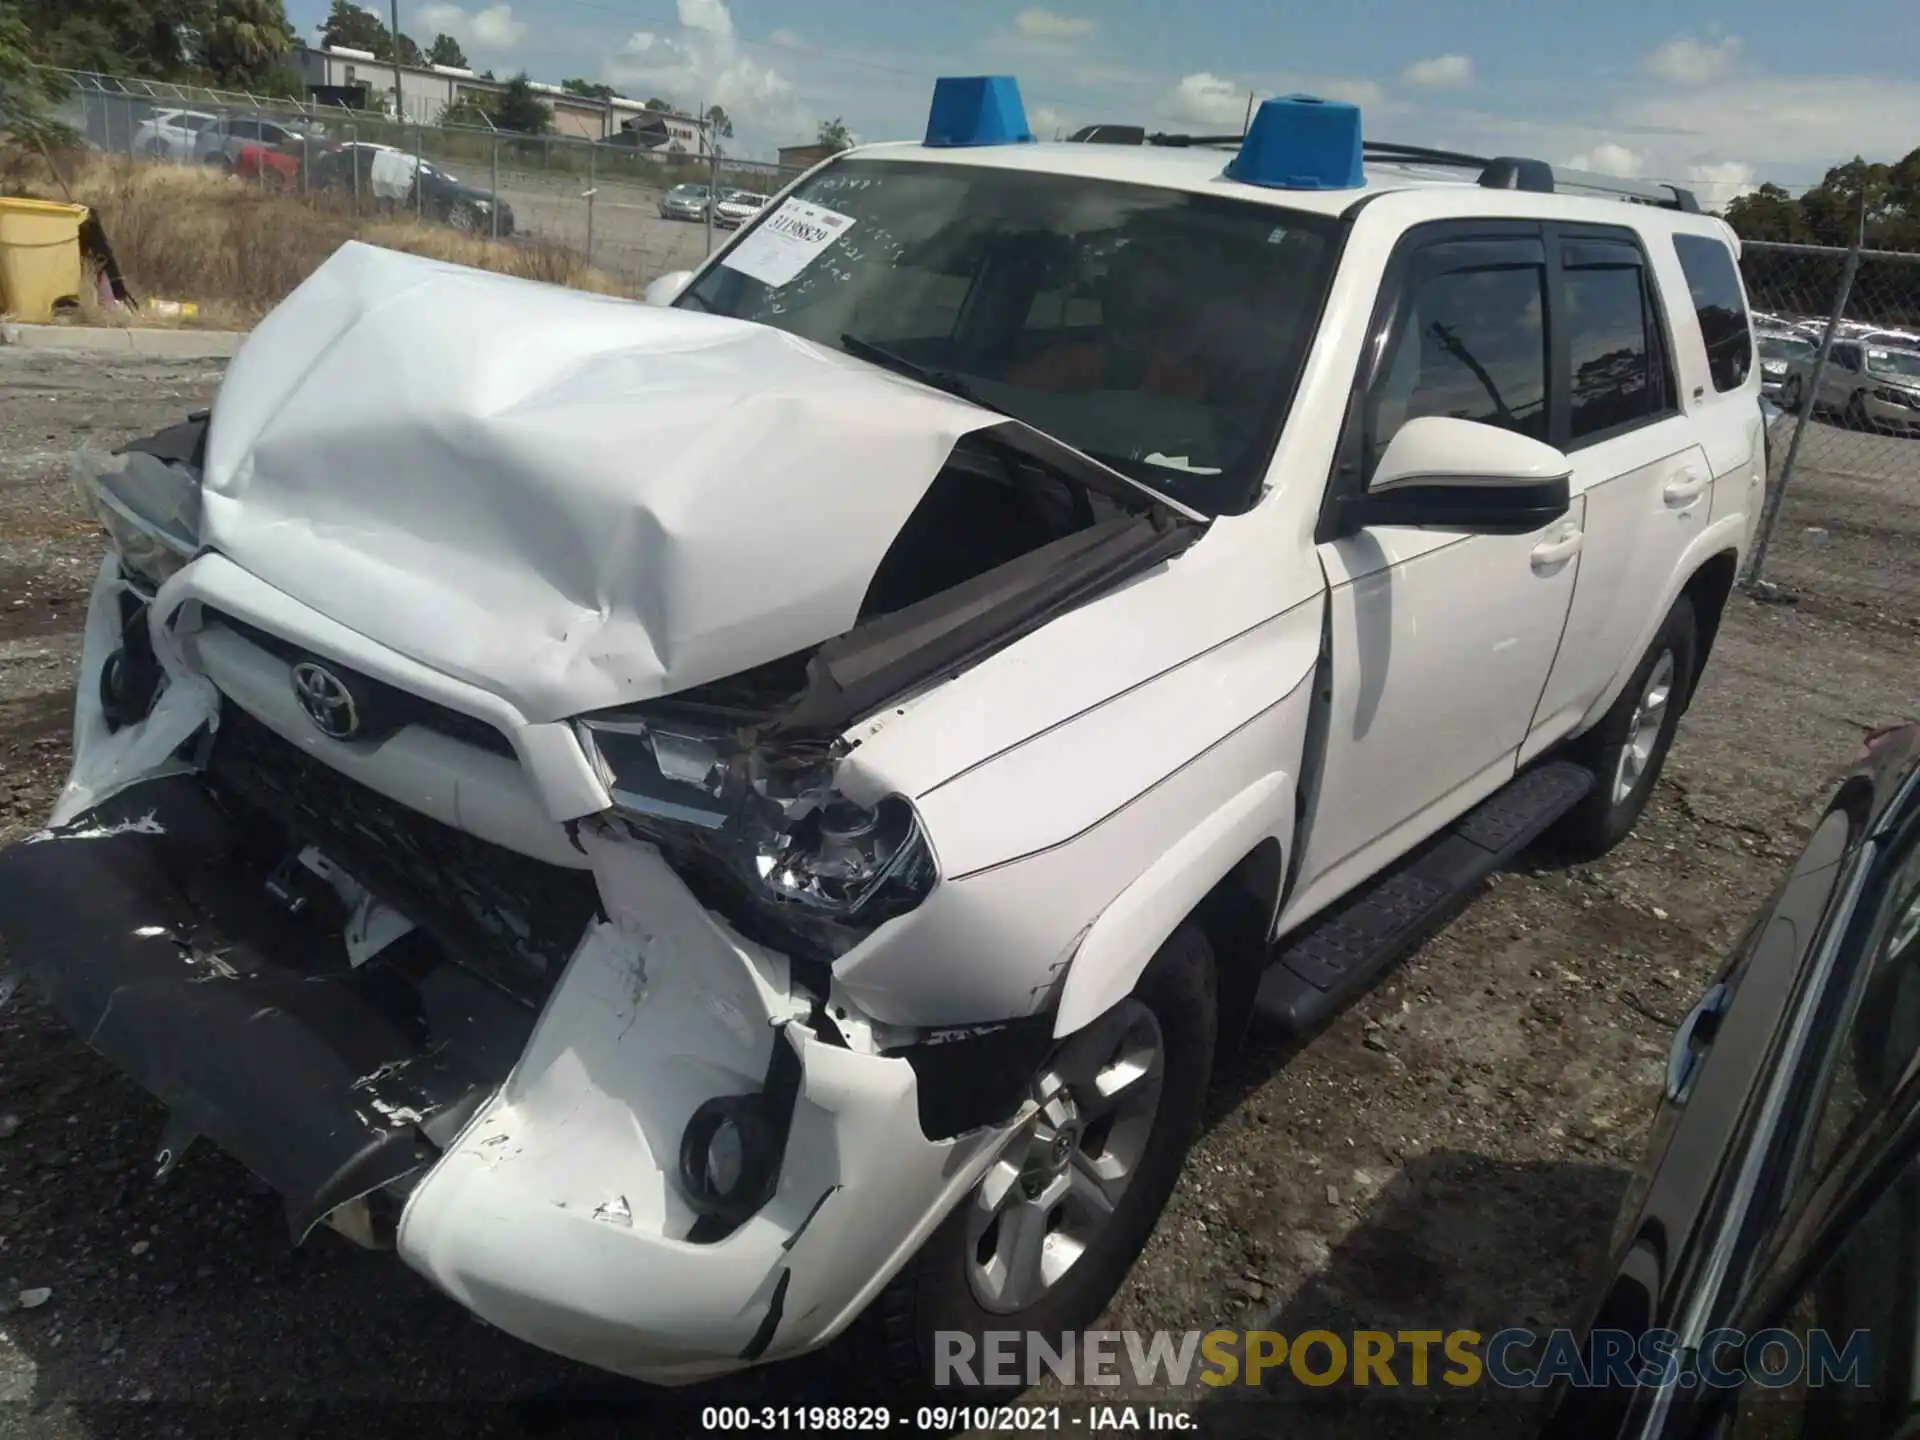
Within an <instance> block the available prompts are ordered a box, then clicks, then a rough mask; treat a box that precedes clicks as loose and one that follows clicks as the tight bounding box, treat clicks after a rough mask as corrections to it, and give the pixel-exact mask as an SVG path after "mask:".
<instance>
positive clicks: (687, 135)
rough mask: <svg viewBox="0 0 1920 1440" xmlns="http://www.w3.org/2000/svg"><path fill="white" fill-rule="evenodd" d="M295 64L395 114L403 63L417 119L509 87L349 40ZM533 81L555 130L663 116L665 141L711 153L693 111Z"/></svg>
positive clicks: (316, 84) (606, 131)
mask: <svg viewBox="0 0 1920 1440" xmlns="http://www.w3.org/2000/svg"><path fill="white" fill-rule="evenodd" d="M293 65H294V68H295V70H296V72H297V73H298V74H299V76H300V80H301V83H302V84H304V85H305V86H306V87H307V88H308V89H309V90H318V91H322V92H326V91H336V92H337V91H347V90H362V91H365V92H366V98H365V100H364V101H363V102H362V103H363V108H366V109H369V110H378V111H380V112H382V113H383V114H385V115H387V116H389V117H392V116H393V115H394V102H393V87H394V78H395V71H396V70H397V71H398V74H399V82H400V111H401V114H402V116H403V118H404V119H405V120H406V121H407V123H408V124H413V125H437V124H439V123H440V119H441V117H442V116H443V115H444V114H445V113H446V111H447V110H448V109H449V108H450V107H452V106H454V105H458V104H460V103H461V102H462V101H463V100H478V99H481V98H482V97H485V96H491V95H497V94H499V93H500V92H501V91H502V90H505V89H506V88H507V82H506V81H504V80H489V79H486V78H485V77H483V76H479V75H475V74H474V73H473V71H471V70H467V69H462V68H460V67H458V66H453V65H418V66H416V65H400V66H395V65H394V64H393V63H392V62H391V61H387V60H381V59H379V58H377V57H376V56H375V55H374V54H373V53H372V52H371V51H369V50H353V49H349V48H348V47H346V46H344V45H323V46H317V47H316V46H311V45H304V44H302V45H297V46H295V48H294V54H293ZM529 83H530V84H531V85H532V86H533V89H534V90H535V91H536V92H537V93H538V94H539V96H540V99H541V101H542V102H543V103H544V104H547V105H550V106H551V107H552V108H553V129H554V133H555V134H556V135H564V136H570V137H572V138H574V139H578V140H605V139H609V138H611V137H612V136H614V135H617V134H619V132H620V131H621V130H623V129H632V128H633V127H634V125H635V123H636V122H639V121H651V120H655V119H657V120H658V121H660V122H661V124H662V125H663V126H664V128H665V130H666V134H667V139H666V140H665V141H664V142H662V144H661V145H660V147H659V148H660V149H662V150H665V149H667V148H668V147H670V146H672V145H678V146H680V148H681V149H682V150H684V151H686V152H687V153H688V154H690V155H704V154H706V153H707V134H706V131H707V127H706V125H705V123H704V122H703V121H701V120H698V119H696V118H694V117H693V116H690V115H674V114H668V113H663V112H660V111H654V110H648V109H647V107H646V106H645V105H643V104H641V103H640V102H639V101H637V100H595V99H591V98H589V97H587V96H584V95H573V94H570V93H568V92H567V91H565V90H562V89H561V88H560V87H559V86H558V85H551V84H547V83H545V82H542V81H538V80H535V81H531V82H529ZM322 98H325V96H324V95H323V96H322Z"/></svg>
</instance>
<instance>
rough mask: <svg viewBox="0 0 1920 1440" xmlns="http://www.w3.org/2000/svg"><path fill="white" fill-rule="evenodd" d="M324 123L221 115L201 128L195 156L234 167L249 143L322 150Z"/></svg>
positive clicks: (195, 145)
mask: <svg viewBox="0 0 1920 1440" xmlns="http://www.w3.org/2000/svg"><path fill="white" fill-rule="evenodd" d="M326 133H327V130H326V127H325V126H324V125H319V124H312V123H307V122H300V121H283V120H264V119H261V118H260V117H259V116H257V115H220V116H216V117H215V118H214V119H213V120H212V121H211V122H210V123H208V124H206V125H203V126H201V127H200V130H199V133H198V135H197V136H196V138H195V140H194V147H193V156H194V159H196V160H198V161H200V162H201V163H202V164H206V165H224V166H226V167H227V169H229V170H232V169H235V168H236V167H237V166H238V164H239V162H240V151H241V149H242V148H243V147H245V146H247V145H250V144H252V145H264V146H268V147H276V146H285V147H288V148H290V149H293V150H296V151H297V150H299V149H300V148H301V147H302V145H303V144H304V145H306V146H308V147H311V148H313V149H315V150H317V149H319V147H320V145H321V143H322V142H323V141H324V140H325V138H326Z"/></svg>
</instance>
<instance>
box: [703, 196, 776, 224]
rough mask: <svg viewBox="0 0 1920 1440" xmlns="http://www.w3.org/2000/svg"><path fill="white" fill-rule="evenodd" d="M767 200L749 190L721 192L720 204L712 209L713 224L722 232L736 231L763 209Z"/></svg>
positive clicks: (766, 197) (765, 197) (767, 197)
mask: <svg viewBox="0 0 1920 1440" xmlns="http://www.w3.org/2000/svg"><path fill="white" fill-rule="evenodd" d="M769 198H771V197H769V196H766V195H757V194H755V193H754V192H753V191H751V190H722V191H721V192H720V202H719V203H718V204H717V205H715V206H714V207H713V223H714V224H716V225H718V226H719V227H720V228H721V229H723V230H737V229H739V228H740V226H742V225H743V224H745V223H746V222H747V221H749V220H751V219H752V218H753V217H754V216H756V215H758V214H759V213H760V212H761V211H762V210H763V209H765V208H766V204H767V201H768V199H769Z"/></svg>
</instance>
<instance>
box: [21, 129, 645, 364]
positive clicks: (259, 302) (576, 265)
mask: <svg viewBox="0 0 1920 1440" xmlns="http://www.w3.org/2000/svg"><path fill="white" fill-rule="evenodd" d="M61 168H62V170H63V171H64V172H65V174H66V178H67V181H68V183H69V184H70V185H71V186H72V191H73V198H74V200H75V201H77V202H78V203H80V204H82V205H86V206H89V207H91V208H92V209H93V210H94V212H95V213H96V214H98V215H99V217H100V220H101V224H102V225H103V226H104V227H105V230H106V234H107V240H108V243H110V244H111V245H112V246H113V252H114V255H115V257H116V258H117V259H118V260H119V262H120V269H121V273H122V274H123V275H124V276H125V277H126V281H127V284H128V285H129V286H130V287H131V288H132V290H133V293H134V295H135V296H136V297H138V298H139V299H140V300H142V301H143V302H144V301H146V300H150V299H164V300H179V301H190V302H192V303H193V304H195V305H196V306H198V307H199V313H198V314H197V315H195V316H192V317H190V318H187V317H161V316H150V315H141V316H137V317H135V316H129V315H128V314H126V313H125V312H124V311H114V310H103V309H102V308H101V307H100V306H99V305H98V304H97V303H96V302H94V301H92V300H91V299H88V300H87V301H85V302H84V303H83V304H82V307H81V311H80V314H79V316H77V317H76V318H78V319H80V320H81V321H83V322H86V323H95V324H128V323H134V324H158V325H198V326H218V327H228V326H246V325H249V324H251V323H252V322H253V321H255V320H258V319H259V318H260V317H261V316H262V315H264V314H266V312H267V311H269V310H271V309H272V308H273V307H274V306H275V305H277V304H278V303H279V302H280V301H281V300H282V299H284V298H285V297H286V296H287V294H288V293H289V292H290V291H292V290H293V288H294V287H295V286H296V285H298V284H299V283H300V282H301V281H302V280H304V279H306V278H307V276H309V275H311V274H312V273H313V272H314V271H315V270H316V269H318V268H319V266H320V264H321V262H322V261H324V260H325V259H326V258H327V257H328V256H329V255H331V254H333V252H334V251H335V250H337V249H339V248H340V246H342V245H343V244H345V243H346V242H347V241H349V240H356V239H357V240H365V241H367V242H368V243H370V244H374V245H384V246H386V247H388V248H389V249H393V250H405V251H407V252H409V253H411V254H415V255H426V256H431V257H432V258H434V259H436V260H448V261H452V262H453V263H455V264H458V265H471V266H474V267H476V268H478V269H482V270H493V271H497V272H499V273H501V274H506V275H518V276H522V277H524V278H526V279H529V280H541V281H545V282H546V283H548V284H551V285H565V286H568V287H571V288H573V289H576V290H591V291H595V292H597V293H599V294H603V295H624V294H630V293H632V292H631V290H630V288H629V287H627V286H625V285H623V284H622V283H621V282H620V281H619V280H618V279H616V278H615V277H614V276H611V275H608V274H606V273H605V272H604V271H600V270H595V269H593V268H592V267H591V266H589V265H588V264H587V263H586V261H585V260H584V259H583V258H582V257H581V256H579V255H578V254H576V253H575V252H573V251H571V250H567V249H564V248H563V247H560V246H556V245H549V244H545V243H543V242H539V241H525V240H509V241H493V240H489V239H486V238H483V237H475V236H468V235H463V234H460V233H459V232H458V231H454V230H450V229H447V228H446V227H444V226H437V225H429V224H423V223H421V222H419V221H416V220H413V219H410V218H406V217H404V216H401V217H390V218H389V217H375V216H355V215H353V214H352V213H351V211H350V210H347V209H343V208H341V207H339V206H337V205H334V204H331V203H328V202H325V201H320V200H309V199H305V198H303V197H301V196H299V195H293V194H285V193H277V192H274V191H262V190H260V189H259V188H258V187H256V186H254V185H252V184H249V183H247V182H245V181H241V180H236V179H233V178H231V177H229V176H226V175H222V174H220V173H218V172H215V171H212V170H209V169H207V168H206V167H204V166H197V165H154V164H146V163H139V162H135V161H131V160H127V159H124V158H121V157H112V156H98V155H81V156H75V157H66V158H63V159H62V162H61ZM0 194H11V195H31V196H36V197H38V198H41V199H47V200H60V199H64V198H65V194H64V192H63V191H62V190H61V188H60V186H59V184H58V183H57V182H55V181H54V180H53V179H52V178H51V177H50V175H49V173H48V170H47V166H46V163H45V161H44V160H43V159H41V158H40V157H39V156H38V155H35V154H32V153H28V152H21V151H17V150H15V151H8V150H6V149H4V148H0Z"/></svg>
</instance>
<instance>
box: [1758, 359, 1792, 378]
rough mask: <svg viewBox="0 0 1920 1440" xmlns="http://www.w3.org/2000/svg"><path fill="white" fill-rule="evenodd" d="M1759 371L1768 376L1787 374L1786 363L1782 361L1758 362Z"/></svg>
mask: <svg viewBox="0 0 1920 1440" xmlns="http://www.w3.org/2000/svg"><path fill="white" fill-rule="evenodd" d="M1760 369H1761V370H1762V371H1763V372H1764V373H1766V374H1768V375H1784V374H1786V373H1787V362H1786V361H1784V360H1763V361H1761V362H1760Z"/></svg>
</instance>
